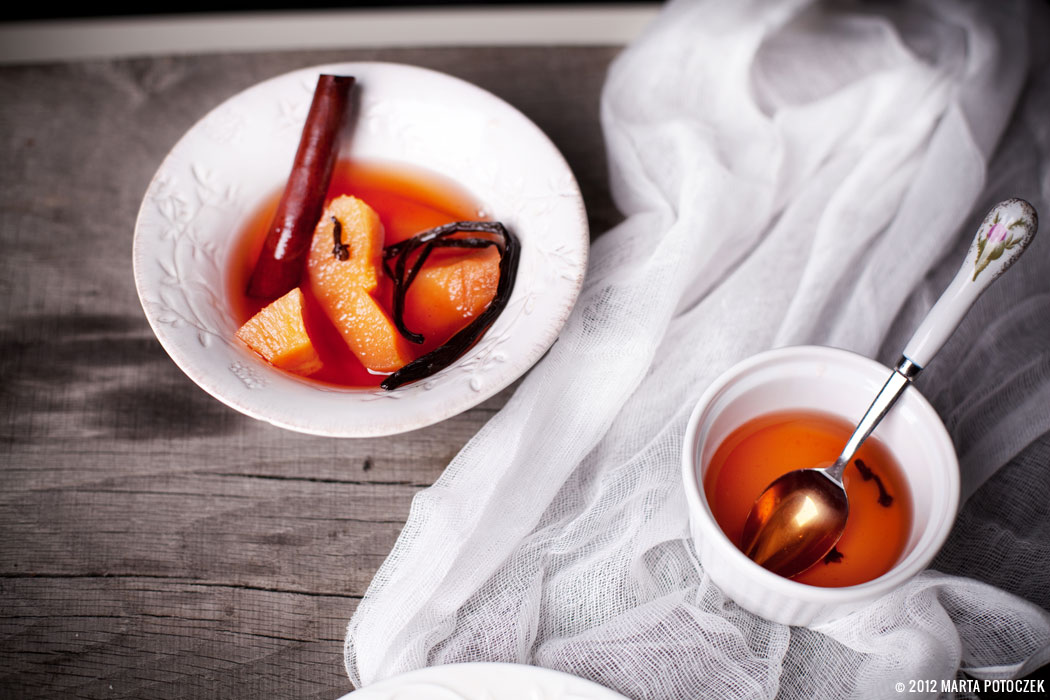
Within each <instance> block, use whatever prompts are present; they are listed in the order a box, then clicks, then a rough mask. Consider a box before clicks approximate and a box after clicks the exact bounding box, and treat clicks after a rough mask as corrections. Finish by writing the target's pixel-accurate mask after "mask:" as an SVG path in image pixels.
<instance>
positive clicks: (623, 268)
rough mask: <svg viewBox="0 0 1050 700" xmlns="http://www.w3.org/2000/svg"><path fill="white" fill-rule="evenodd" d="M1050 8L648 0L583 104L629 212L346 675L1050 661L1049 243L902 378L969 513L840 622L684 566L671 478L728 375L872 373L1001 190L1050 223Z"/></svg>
mask: <svg viewBox="0 0 1050 700" xmlns="http://www.w3.org/2000/svg"><path fill="white" fill-rule="evenodd" d="M1047 9H1048V8H1047V6H1046V5H1045V3H1033V4H1026V3H1023V2H979V1H971V2H945V1H942V0H936V1H934V0H930V1H927V2H921V1H917V2H886V3H860V2H822V3H818V2H807V1H805V0H790V1H787V2H770V1H764V2H763V1H760V0H750V1H735V0H733V1H730V0H723V1H717V0H710V1H687V0H680V1H677V2H671V3H669V4H668V5H667V6H666V7H665V8H663V9H662V11H661V14H660V16H659V17H658V19H657V21H656V22H655V23H654V24H653V26H651V27H650V28H649V29H648V30H647V31H646V32H645V33H644V34H643V36H641V37H640V38H639V39H638V40H637V41H636V42H635V43H634V44H633V45H631V46H630V47H628V48H627V49H626V50H625V51H624V52H623V53H622V54H621V55H620V56H619V57H618V58H617V60H616V61H615V62H614V63H613V65H612V67H611V69H610V72H609V74H608V76H607V79H606V84H605V87H604V91H603V97H602V113H601V117H602V126H603V129H604V132H605V137H606V144H607V148H608V157H609V163H610V170H611V174H610V177H611V186H612V191H613V195H614V198H615V201H616V203H617V205H618V206H619V208H620V209H621V211H622V213H623V214H624V216H625V217H626V218H625V220H624V221H623V223H622V224H620V225H618V226H616V227H615V228H613V229H612V230H610V231H608V232H605V233H603V234H602V235H601V236H599V237H598V238H597V239H596V240H595V242H594V244H593V246H592V253H591V262H590V267H589V270H588V274H587V280H586V282H585V287H584V290H583V292H582V295H581V297H580V300H579V302H578V304H577V306H576V308H575V311H574V313H573V315H572V317H571V318H570V320H569V322H568V324H567V326H566V328H565V329H564V331H563V332H562V334H561V336H560V338H559V340H558V341H557V343H555V345H554V347H553V348H552V349H551V351H550V352H549V354H548V355H547V357H546V358H544V359H543V361H542V362H540V363H539V365H537V366H536V367H535V368H534V369H533V371H532V372H531V373H530V374H529V376H528V377H527V378H526V379H525V380H524V381H523V382H522V384H521V385H520V386H519V388H518V389H517V390H516V392H515V393H514V395H513V397H512V398H511V399H510V401H509V402H508V403H507V405H506V406H505V407H504V408H503V409H502V410H501V411H500V412H499V413H498V414H497V415H496V416H495V417H494V418H493V419H492V420H491V421H490V422H489V423H488V424H487V425H486V426H485V427H484V428H483V429H482V430H481V431H480V432H479V433H478V434H477V435H476V436H475V437H474V439H472V440H471V441H470V442H469V444H467V446H466V447H465V448H464V449H463V450H462V452H461V453H460V454H459V455H458V456H457V457H456V458H455V459H454V460H453V461H452V462H451V464H449V466H448V468H447V470H446V471H445V473H444V474H443V475H442V476H441V478H440V479H439V480H438V481H437V483H435V484H434V485H433V486H432V487H431V488H428V489H425V490H424V491H422V492H420V493H419V494H418V495H417V496H416V498H415V500H414V501H413V504H412V509H411V513H410V515H409V518H408V521H407V523H406V526H405V528H404V531H403V532H402V534H401V536H400V538H399V540H398V541H397V543H396V545H395V547H394V549H393V551H392V552H391V554H390V556H389V558H388V559H387V560H386V562H385V563H384V564H383V566H382V567H381V568H380V570H379V572H378V573H377V574H376V577H375V579H374V581H373V582H372V585H371V587H370V588H369V590H368V593H367V595H366V596H365V598H364V599H363V600H362V602H361V604H360V606H359V608H358V609H357V611H356V613H355V615H354V616H353V619H352V620H351V621H350V625H349V629H348V632H347V640H346V666H347V670H348V672H349V674H350V678H351V680H352V681H353V682H354V683H355V684H356V685H358V686H361V685H367V684H369V683H371V682H374V681H376V680H379V679H382V678H386V677H389V676H392V675H395V674H398V673H401V672H405V671H408V670H412V669H416V668H420V667H423V666H429V665H436V664H444V663H452V662H461V661H513V662H521V663H529V664H535V665H540V666H546V667H550V668H555V669H558V670H562V671H567V672H569V673H573V674H575V675H578V676H583V677H585V678H590V679H592V680H595V681H597V682H599V683H601V684H603V685H605V686H608V687H609V688H612V689H614V690H617V691H619V692H620V693H622V694H624V695H626V696H628V697H630V698H636V699H641V698H646V699H653V700H671V699H679V698H681V699H683V700H684V699H688V700H695V699H696V698H707V697H711V698H716V697H717V698H745V697H746V698H772V697H774V696H777V697H783V698H800V699H801V698H838V697H847V696H854V697H895V696H896V695H897V693H896V692H895V691H894V683H895V682H897V681H907V680H909V679H928V678H937V679H941V678H948V679H951V678H956V677H957V674H959V673H960V671H961V670H962V671H966V672H967V673H969V674H971V675H973V676H975V677H980V678H984V677H993V676H994V677H1012V676H1016V675H1018V674H1024V673H1027V672H1028V671H1030V670H1031V669H1033V668H1035V667H1037V666H1038V665H1040V664H1041V663H1046V662H1047V661H1050V612H1048V608H1050V506H1048V505H1047V503H1046V501H1047V499H1046V494H1047V493H1050V232H1048V231H1044V232H1043V233H1042V234H1039V235H1037V236H1036V239H1035V241H1034V242H1033V244H1032V247H1031V248H1030V249H1029V250H1028V252H1027V253H1026V254H1025V256H1023V257H1022V258H1021V260H1020V261H1019V262H1018V263H1017V264H1016V265H1015V266H1014V267H1013V268H1011V270H1010V271H1009V272H1008V273H1007V274H1006V275H1004V276H1003V278H1002V279H1001V280H999V281H998V282H997V283H996V284H995V285H993V286H992V287H991V289H990V290H989V291H988V292H987V293H986V294H985V295H984V296H983V297H982V298H981V299H980V300H979V301H978V303H977V305H976V306H975V307H974V309H973V310H972V311H971V312H970V314H969V315H968V316H967V318H966V319H965V320H964V322H963V324H962V326H961V327H960V329H959V331H958V332H957V333H956V335H955V336H954V337H953V338H952V339H951V340H950V341H949V342H948V344H947V345H946V346H945V348H944V349H943V350H942V351H941V353H940V354H939V355H938V356H937V358H936V359H935V360H934V361H933V362H932V363H931V365H930V367H929V369H928V370H926V372H924V374H923V375H922V376H921V377H920V379H919V382H918V387H919V389H920V390H921V391H922V392H923V393H924V394H925V395H926V396H927V398H929V399H930V401H931V402H932V403H933V404H934V406H935V407H936V408H937V410H938V412H939V413H940V415H941V416H942V418H943V419H944V421H945V423H946V425H947V427H948V429H949V432H950V433H951V435H952V437H953V440H954V442H955V445H956V449H957V451H958V453H959V458H960V463H961V467H962V472H963V499H964V502H965V506H964V508H963V509H962V511H961V514H960V517H959V520H958V521H957V523H956V526H955V529H954V530H953V534H952V536H951V538H950V539H949V541H948V543H947V545H946V546H945V548H944V550H943V551H942V553H941V554H940V556H939V557H938V559H937V560H936V561H935V562H934V565H933V567H932V568H931V569H930V570H928V571H926V572H924V573H923V574H921V575H920V576H918V577H917V578H916V579H914V580H913V581H911V582H910V583H908V584H907V585H905V586H904V587H902V588H900V589H898V590H897V591H895V592H893V593H891V594H889V595H887V596H885V597H884V598H882V599H880V600H878V601H876V602H875V603H873V604H871V605H870V606H869V607H867V608H865V609H863V610H861V611H859V612H857V613H855V614H853V615H851V616H849V617H847V618H844V619H841V620H838V621H835V622H832V623H828V624H824V625H822V626H819V627H816V628H813V629H807V628H792V627H787V626H783V625H778V624H774V623H771V622H768V621H766V620H764V619H761V618H759V617H756V616H755V615H752V614H751V613H748V612H746V611H744V610H742V609H741V608H739V607H737V606H736V605H735V604H734V603H732V601H731V600H730V599H728V598H727V597H726V596H725V595H724V594H723V593H722V592H721V591H720V590H719V589H718V588H717V587H715V586H714V585H713V584H712V583H711V582H710V580H709V578H708V577H707V576H706V575H705V573H704V571H703V569H702V567H701V566H700V565H699V563H698V561H697V559H696V556H695V554H694V553H693V548H692V543H691V542H690V540H689V535H688V530H687V514H686V502H685V497H684V495H683V493H682V488H681V485H680V453H681V445H682V439H683V434H684V429H685V422H686V418H687V417H688V415H689V413H690V411H691V410H692V408H693V406H694V404H695V402H696V400H697V399H698V397H699V396H700V394H701V393H702V392H703V390H704V389H705V388H706V387H707V386H708V384H709V383H710V382H711V381H712V380H713V379H714V378H715V377H716V376H717V375H718V374H720V373H721V372H722V371H723V370H725V369H727V368H728V367H729V366H730V365H732V364H734V363H735V362H737V361H739V360H742V359H744V358H746V357H748V356H750V355H752V354H754V353H757V352H760V351H763V350H767V349H769V348H774V347H780V346H785V345H797V344H822V345H832V346H837V347H842V348H846V349H849V350H853V351H855V352H859V353H862V354H864V355H867V356H869V357H874V358H876V359H878V360H880V361H882V362H883V363H886V364H889V365H892V364H893V363H895V362H896V360H897V358H898V357H899V354H900V350H901V348H903V346H904V344H905V341H906V340H907V338H908V336H909V335H910V333H911V331H912V330H913V329H914V328H916V327H917V325H918V322H919V321H920V320H921V318H922V316H923V315H924V314H925V312H926V310H927V309H928V308H929V307H930V306H931V305H932V304H933V302H934V301H935V300H936V298H937V296H938V295H939V294H940V292H941V290H942V289H943V288H944V287H945V286H946V285H947V283H948V281H949V279H950V278H951V277H952V276H953V275H954V273H955V271H956V270H957V269H958V267H959V265H960V264H961V262H962V259H963V256H964V254H965V251H966V248H967V247H968V246H969V243H970V241H971V240H972V238H973V234H974V232H975V231H976V229H977V225H978V223H979V222H980V220H981V219H982V218H983V216H984V214H985V212H986V211H987V210H988V209H989V208H990V207H991V206H992V205H993V204H994V203H995V202H997V201H999V200H1000V199H1004V198H1006V197H1008V196H1019V197H1022V198H1025V199H1027V200H1028V201H1030V202H1031V203H1032V204H1033V205H1034V206H1035V207H1036V209H1037V210H1038V211H1039V212H1040V214H1042V216H1043V221H1044V228H1046V227H1048V226H1050V159H1048V156H1050V60H1048V53H1050V42H1048V41H1047V39H1046V37H1047V36H1050V20H1048V17H1047V14H1048V13H1047ZM986 481H987V483H985V482H986ZM966 499H968V500H966Z"/></svg>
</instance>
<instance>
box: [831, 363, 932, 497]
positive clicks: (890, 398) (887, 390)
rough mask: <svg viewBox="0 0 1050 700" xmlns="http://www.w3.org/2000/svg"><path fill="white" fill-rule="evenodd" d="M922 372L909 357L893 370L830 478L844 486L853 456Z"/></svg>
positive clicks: (832, 466) (847, 444)
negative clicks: (843, 475) (844, 473)
mask: <svg viewBox="0 0 1050 700" xmlns="http://www.w3.org/2000/svg"><path fill="white" fill-rule="evenodd" d="M921 371H922V367H919V366H918V365H917V364H915V363H914V362H912V361H911V360H909V359H908V358H907V357H902V358H901V359H900V361H899V362H898V363H897V367H896V368H895V369H894V370H893V374H891V375H890V378H889V379H887V380H886V383H885V384H883V385H882V389H881V390H880V391H879V394H878V396H876V397H875V400H874V401H872V402H871V406H869V407H868V411H867V413H865V414H864V417H863V418H861V419H860V422H859V423H857V427H856V428H855V429H854V430H853V434H852V435H850V437H849V440H848V441H847V442H846V446H845V447H844V448H842V454H840V455H839V458H838V459H836V460H835V463H834V464H832V465H831V466H830V467H828V469H827V471H826V472H825V473H826V474H827V475H828V476H829V477H830V478H832V479H834V480H835V481H836V482H838V483H839V484H842V472H843V471H845V469H846V465H848V464H849V463H850V460H851V459H853V455H855V454H856V453H857V450H859V449H860V446H861V445H862V444H864V441H865V440H867V439H868V436H869V435H871V431H873V430H875V426H877V425H878V424H879V422H880V421H881V420H882V418H883V416H885V415H886V412H887V411H889V410H890V408H892V407H893V404H895V403H896V402H897V399H898V398H899V397H900V395H901V394H903V393H904V390H905V389H907V388H908V387H909V386H910V385H911V380H912V379H914V378H915V376H916V375H917V374H918V373H919V372H921Z"/></svg>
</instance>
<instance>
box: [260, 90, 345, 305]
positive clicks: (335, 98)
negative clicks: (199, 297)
mask: <svg viewBox="0 0 1050 700" xmlns="http://www.w3.org/2000/svg"><path fill="white" fill-rule="evenodd" d="M353 84H354V79H353V78H352V77H350V76H343V75H325V74H322V75H320V76H319V77H318V78H317V87H316V88H315V89H314V97H313V101H312V102H311V103H310V112H309V114H308V115H307V117H306V124H305V125H304V126H303V133H302V136H300V138H299V148H298V150H297V151H296V153H295V160H294V161H293V164H292V172H291V174H290V175H289V176H288V183H287V184H286V185H285V188H284V194H282V195H281V201H280V203H279V204H278V205H277V211H276V213H275V214H274V217H273V221H272V222H271V223H270V230H269V233H267V235H266V241H265V242H264V243H263V248H262V253H261V254H260V255H259V259H258V261H257V262H256V263H255V269H254V270H253V271H252V276H251V279H250V280H249V282H248V294H249V295H250V296H253V297H261V298H264V299H273V298H277V297H280V296H281V295H283V294H285V293H287V292H288V291H290V290H291V289H293V288H294V287H296V286H297V285H298V284H299V279H300V277H301V276H302V270H303V261H304V259H305V257H306V254H307V253H308V252H309V250H310V240H311V237H312V236H313V232H314V227H315V226H316V225H317V220H318V219H319V218H320V217H321V212H322V210H323V209H324V202H325V196H326V194H327V192H328V183H329V181H330V180H331V179H332V169H333V167H334V166H335V161H336V158H337V156H338V155H339V136H340V132H341V131H342V126H343V121H344V120H345V118H346V112H347V106H348V104H349V96H350V88H351V87H353Z"/></svg>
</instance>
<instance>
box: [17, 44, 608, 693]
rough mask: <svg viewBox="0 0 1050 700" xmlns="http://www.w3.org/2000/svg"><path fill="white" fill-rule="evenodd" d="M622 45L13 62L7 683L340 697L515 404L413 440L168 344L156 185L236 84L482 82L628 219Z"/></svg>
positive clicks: (28, 687) (603, 222) (591, 206)
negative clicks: (298, 428)
mask: <svg viewBox="0 0 1050 700" xmlns="http://www.w3.org/2000/svg"><path fill="white" fill-rule="evenodd" d="M616 52H617V49H616V48H614V47H610V48H572V49H569V48H551V47H537V48H514V49H496V48H471V49H435V50H407V49H406V50H385V51H354V52H349V51H329V52H296V53H280V54H242V55H216V56H190V57H157V58H151V59H136V60H122V61H98V62H87V63H78V64H52V65H28V66H8V67H2V68H0V94H3V95H4V96H5V97H4V100H3V101H2V102H0V133H3V134H4V135H5V139H3V140H2V141H0V156H2V158H3V160H2V162H4V164H5V167H4V168H2V169H0V251H2V252H0V532H2V536H0V698H37V697H40V698H44V697H47V698H50V697H64V698H215V697H222V698H258V697H304V698H335V697H337V696H338V695H340V694H342V693H345V692H347V691H349V690H350V689H351V687H350V684H349V681H348V680H347V678H346V675H345V672H344V671H343V667H342V645H343V633H344V630H345V627H346V624H347V622H348V621H349V619H350V616H351V615H352V613H353V611H354V609H355V608H356V606H357V603H358V601H359V600H360V599H361V598H362V596H364V594H365V591H366V590H367V587H368V584H369V582H370V581H371V579H372V576H373V575H374V573H375V571H376V569H377V568H378V567H379V565H380V564H381V563H382V561H383V559H384V557H385V556H386V554H387V553H388V552H389V551H390V548H391V546H392V545H393V543H394V541H395V540H396V538H397V536H398V533H399V532H400V529H401V527H402V526H403V524H404V521H405V518H406V517H407V515H408V510H409V507H410V505H411V501H412V498H413V496H414V495H415V494H416V493H418V492H419V491H420V490H422V489H423V488H425V487H426V486H428V485H429V484H431V483H433V481H434V480H435V479H436V478H437V477H438V476H439V475H440V473H441V471H442V469H443V468H444V467H445V465H446V464H447V463H448V462H449V460H450V459H451V458H452V457H453V456H454V455H455V454H456V453H457V452H458V451H459V449H460V448H461V447H462V446H463V445H464V444H465V443H466V441H467V440H469V439H470V437H471V436H472V435H473V434H474V433H475V432H476V431H477V430H478V429H479V428H480V427H481V426H482V425H483V424H484V423H485V421H486V420H488V418H490V417H491V416H492V415H493V414H494V413H495V412H496V411H497V410H498V409H499V408H500V407H501V406H502V405H503V404H504V403H505V402H506V401H507V399H508V397H509V396H510V394H511V392H512V389H513V387H512V388H511V389H508V390H505V391H504V392H502V393H500V394H499V395H497V396H495V397H493V398H492V399H490V400H489V401H487V402H486V403H484V404H483V405H481V406H479V407H477V408H475V409H473V410H471V411H468V412H466V413H464V414H461V415H459V416H456V417H455V418H452V419H450V420H447V421H444V422H442V423H440V424H438V425H435V426H431V427H430V428H426V429H422V430H418V431H415V432H413V433H409V434H407V435H404V436H400V437H398V438H396V439H377V440H334V439H326V438H318V437H312V436H306V435H298V434H294V433H290V432H287V431H282V430H279V429H276V428H273V427H271V426H268V425H265V424H262V423H260V422H257V421H254V420H252V419H249V418H246V417H244V416H241V415H240V414H238V413H236V412H234V411H232V410H230V409H228V408H226V407H225V406H223V405H222V404H220V403H219V402H218V401H215V400H214V399H212V398H211V397H210V396H208V395H207V394H205V393H204V392H203V391H202V390H200V389H199V388H197V387H196V386H195V385H194V384H193V383H192V382H190V380H188V379H187V378H186V377H185V376H183V375H182V374H181V372H180V371H179V370H178V369H177V368H176V367H175V365H174V364H173V363H172V362H171V361H170V360H169V359H168V357H167V356H166V355H165V354H164V351H163V350H162V349H161V347H160V345H159V344H158V343H157V342H156V340H155V339H154V338H153V336H152V334H151V332H150V329H149V327H148V325H147V324H146V322H145V319H144V317H143V315H142V313H141V310H140V308H139V305H138V301H137V298H136V295H135V290H134V283H133V280H132V277H131V239H132V233H133V229H134V220H135V215H136V212H137V209H138V205H139V201H140V199H141V197H142V195H143V193H144V192H145V190H146V186H147V184H148V183H149V180H150V178H151V177H152V174H153V172H154V171H155V170H156V168H157V167H158V166H159V164H160V162H161V160H162V159H163V157H164V155H165V153H166V152H167V150H168V149H169V148H170V147H171V146H172V145H173V144H174V143H175V141H176V140H177V139H178V138H179V137H180V136H181V134H182V133H183V132H185V131H186V130H187V129H188V128H189V127H190V126H192V124H193V123H194V122H195V121H196V120H197V119H199V118H200V117H201V116H203V115H204V114H205V113H206V112H207V111H208V110H209V109H211V108H212V107H214V106H215V105H217V104H218V103H219V102H221V101H222V100H224V99H226V98H227V97H229V96H231V95H233V94H234V93H236V92H237V91H239V90H242V89H244V88H246V87H248V86H250V85H252V84H254V83H256V82H258V81H260V80H263V79H266V78H269V77H272V76H274V75H277V74H280V73H283V72H286V71H289V70H294V69H296V68H300V67H304V66H309V65H315V64H320V63H328V62H336V61H350V60H389V61H399V62H405V63H412V64H416V65H422V66H426V67H431V68H435V69H437V70H442V71H445V72H449V73H452V74H454V75H457V76H459V77H463V78H465V79H467V80H470V81H472V82H474V83H476V84H478V85H480V86H481V87H484V88H486V89H489V90H491V91H493V92H495V93H496V94H498V95H500V96H501V97H503V98H504V99H507V100H508V101H509V102H511V103H512V104H514V105H515V106H517V107H518V108H519V109H521V110H522V111H523V112H525V113H526V115H528V116H529V117H530V118H532V119H533V120H534V121H536V122H537V124H539V126H540V127H541V128H542V129H544V130H545V131H546V132H547V133H548V134H549V135H550V136H551V138H552V139H553V140H554V142H555V143H556V144H557V145H558V146H559V148H561V149H562V151H563V153H564V154H565V155H566V158H567V160H568V161H569V163H570V165H571V166H572V168H573V170H574V172H575V173H576V176H577V178H578V180H579V182H580V185H581V189H582V190H583V193H584V197H585V199H586V200H587V205H588V212H589V215H590V220H591V225H592V230H593V231H594V232H595V233H597V232H600V231H602V230H604V229H606V228H608V227H609V226H611V225H612V224H614V223H615V222H616V221H617V220H618V215H617V214H616V211H615V209H614V207H613V205H612V202H611V199H610V197H609V193H608V190H607V188H606V184H605V181H606V173H605V159H604V154H603V149H602V143H601V135H600V128H599V126H598V116H597V115H598V98H599V92H600V87H601V83H602V80H603V78H604V73H605V70H606V68H607V66H608V63H609V61H610V60H611V59H612V58H613V56H615V54H616Z"/></svg>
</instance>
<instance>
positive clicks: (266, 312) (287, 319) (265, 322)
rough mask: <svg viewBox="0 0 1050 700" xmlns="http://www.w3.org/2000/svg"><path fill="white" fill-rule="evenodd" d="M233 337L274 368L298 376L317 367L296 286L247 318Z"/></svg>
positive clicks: (317, 363)
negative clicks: (241, 341) (235, 336)
mask: <svg viewBox="0 0 1050 700" xmlns="http://www.w3.org/2000/svg"><path fill="white" fill-rule="evenodd" d="M237 337H238V338H240V339H241V340H243V341H244V342H245V343H246V344H247V345H248V347H250V348H251V349H252V350H254V351H255V352H257V353H259V354H260V355H262V356H263V358H264V359H265V360H266V361H267V362H269V363H270V364H272V365H273V366H274V367H279V368H280V369H284V370H287V371H289V372H295V373H296V374H302V375H309V374H313V373H314V372H316V371H317V370H319V369H321V358H319V357H318V356H317V350H316V349H315V348H314V345H313V343H312V342H310V336H308V335H307V334H306V326H305V324H304V323H303V293H302V291H301V290H300V289H299V288H298V287H296V288H295V289H293V290H292V291H290V292H288V293H287V294H285V295H284V296H283V297H280V298H279V299H277V300H275V301H272V302H270V303H269V304H268V305H267V306H265V307H263V309H262V310H260V311H259V313H257V314H255V315H254V316H252V317H251V318H250V319H248V321H247V323H245V324H244V325H243V326H241V327H240V328H239V329H238V330H237Z"/></svg>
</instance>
